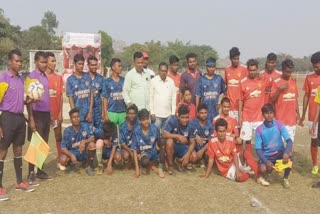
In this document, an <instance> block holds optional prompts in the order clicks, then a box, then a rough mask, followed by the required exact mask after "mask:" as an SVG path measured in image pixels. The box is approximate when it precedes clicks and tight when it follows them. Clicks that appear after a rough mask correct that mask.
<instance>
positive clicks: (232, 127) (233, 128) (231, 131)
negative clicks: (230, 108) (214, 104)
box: [212, 114, 239, 137]
mask: <svg viewBox="0 0 320 214" xmlns="http://www.w3.org/2000/svg"><path fill="white" fill-rule="evenodd" d="M219 118H223V119H225V120H226V121H227V123H228V129H227V135H229V136H232V137H235V136H239V130H238V128H237V120H236V119H234V118H232V117H230V116H228V117H224V116H223V115H222V114H219V115H217V116H216V117H215V118H214V119H213V122H212V123H213V125H215V123H216V121H217V120H218V119H219ZM214 136H217V134H216V131H214Z"/></svg>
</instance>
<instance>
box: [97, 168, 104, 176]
mask: <svg viewBox="0 0 320 214" xmlns="http://www.w3.org/2000/svg"><path fill="white" fill-rule="evenodd" d="M97 174H98V175H102V174H103V167H102V166H98V170H97Z"/></svg>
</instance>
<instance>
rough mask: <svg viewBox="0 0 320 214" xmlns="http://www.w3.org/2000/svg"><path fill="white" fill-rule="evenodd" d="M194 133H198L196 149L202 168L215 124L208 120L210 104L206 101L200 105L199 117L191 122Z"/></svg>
mask: <svg viewBox="0 0 320 214" xmlns="http://www.w3.org/2000/svg"><path fill="white" fill-rule="evenodd" d="M190 124H191V129H192V132H193V134H195V135H196V144H195V151H196V154H197V160H200V163H201V168H204V167H205V160H207V157H206V151H207V147H208V141H209V140H210V139H211V137H212V134H213V131H214V129H213V124H212V122H211V121H209V120H208V106H207V105H206V104H204V103H201V104H199V105H198V108H197V118H196V119H194V120H192V121H191V122H190Z"/></svg>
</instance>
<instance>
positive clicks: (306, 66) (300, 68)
mask: <svg viewBox="0 0 320 214" xmlns="http://www.w3.org/2000/svg"><path fill="white" fill-rule="evenodd" d="M277 56H278V60H277V69H278V70H280V71H281V62H282V61H283V60H285V59H291V60H292V61H293V64H294V67H295V69H294V71H295V72H302V73H304V72H306V71H313V67H312V64H311V62H310V59H311V56H305V57H303V58H296V57H293V56H291V55H288V54H284V53H279V54H277ZM256 59H257V60H258V61H259V67H260V70H263V69H264V65H265V62H266V60H267V58H266V57H259V58H256Z"/></svg>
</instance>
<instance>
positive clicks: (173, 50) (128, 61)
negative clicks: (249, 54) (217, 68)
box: [118, 40, 218, 69]
mask: <svg viewBox="0 0 320 214" xmlns="http://www.w3.org/2000/svg"><path fill="white" fill-rule="evenodd" d="M136 51H146V52H148V54H149V57H150V58H149V64H150V65H151V67H157V65H158V64H159V63H160V62H168V61H169V57H170V56H171V55H176V56H178V57H179V58H180V62H181V64H182V65H185V64H186V59H185V56H186V55H187V53H189V52H194V53H195V54H197V60H198V65H200V66H201V65H204V63H205V61H206V59H207V58H208V57H210V56H212V57H215V58H218V54H217V52H216V51H215V50H214V49H213V48H212V47H210V46H208V45H194V44H191V43H190V42H187V43H184V42H182V41H180V40H176V41H174V42H167V43H165V44H162V43H161V42H160V41H153V40H151V41H150V42H145V43H144V44H139V43H133V44H131V45H130V46H128V47H126V48H124V51H123V52H122V53H121V54H119V56H118V57H120V58H121V60H122V64H123V68H124V69H126V68H130V67H132V66H133V58H132V57H133V54H134V52H136Z"/></svg>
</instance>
